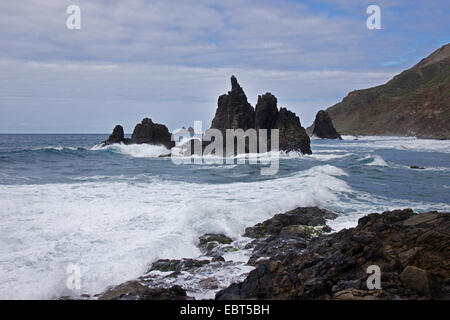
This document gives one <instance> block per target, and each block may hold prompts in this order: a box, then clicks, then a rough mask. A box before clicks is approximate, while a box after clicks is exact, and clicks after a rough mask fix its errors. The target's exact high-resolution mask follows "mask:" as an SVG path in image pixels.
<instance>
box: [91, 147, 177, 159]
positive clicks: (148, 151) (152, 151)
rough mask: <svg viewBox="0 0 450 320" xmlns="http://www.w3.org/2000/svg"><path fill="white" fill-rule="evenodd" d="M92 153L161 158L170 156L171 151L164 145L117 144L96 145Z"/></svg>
mask: <svg viewBox="0 0 450 320" xmlns="http://www.w3.org/2000/svg"><path fill="white" fill-rule="evenodd" d="M91 150H92V151H99V150H107V151H111V152H114V153H120V154H124V155H127V156H132V157H134V158H157V157H159V156H163V155H168V154H170V150H169V149H167V148H166V147H164V146H163V145H153V144H129V145H126V144H123V143H115V144H111V145H106V146H104V145H96V146H94V147H92V148H91Z"/></svg>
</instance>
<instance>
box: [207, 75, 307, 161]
mask: <svg viewBox="0 0 450 320" xmlns="http://www.w3.org/2000/svg"><path fill="white" fill-rule="evenodd" d="M231 87H232V88H231V91H229V92H228V94H225V95H222V96H220V97H219V101H218V103H217V105H218V107H217V110H216V115H215V117H214V119H213V121H212V124H211V128H214V129H219V130H221V131H222V133H223V134H224V137H225V134H226V129H243V130H244V131H246V130H248V129H256V130H258V129H268V149H269V150H270V146H271V143H270V140H271V137H270V129H279V134H280V136H279V137H280V140H279V149H280V150H284V151H301V152H302V153H305V154H311V147H310V139H309V136H308V134H307V133H306V130H305V129H304V128H303V127H302V126H301V124H300V119H299V117H297V116H296V115H295V113H293V112H291V111H288V110H287V109H286V108H281V109H280V110H279V111H278V107H277V98H276V97H275V96H274V95H272V94H271V93H266V94H264V95H262V96H259V97H258V103H257V105H256V111H255V110H254V109H253V107H252V106H251V105H250V104H249V103H248V101H247V96H246V95H245V93H244V90H243V89H242V88H241V86H240V85H239V84H238V82H237V80H236V77H234V76H232V77H231ZM224 144H225V138H224ZM245 151H246V152H248V146H247V145H246V150H245ZM263 151H265V150H263Z"/></svg>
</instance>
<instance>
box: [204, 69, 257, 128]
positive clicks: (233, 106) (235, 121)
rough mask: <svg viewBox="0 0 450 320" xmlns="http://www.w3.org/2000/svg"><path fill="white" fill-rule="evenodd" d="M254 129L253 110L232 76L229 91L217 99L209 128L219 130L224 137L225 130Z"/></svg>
mask: <svg viewBox="0 0 450 320" xmlns="http://www.w3.org/2000/svg"><path fill="white" fill-rule="evenodd" d="M254 127H255V110H254V109H253V107H252V106H251V105H250V103H248V101H247V96H246V95H245V93H244V90H243V89H242V88H241V86H240V85H239V83H238V82H237V79H236V77H235V76H232V77H231V91H229V92H228V94H224V95H221V96H220V97H219V100H218V102H217V110H216V115H215V117H214V119H213V121H212V124H211V128H214V129H219V130H221V131H222V132H223V134H224V135H225V130H226V129H239V128H240V129H243V130H247V129H250V128H254Z"/></svg>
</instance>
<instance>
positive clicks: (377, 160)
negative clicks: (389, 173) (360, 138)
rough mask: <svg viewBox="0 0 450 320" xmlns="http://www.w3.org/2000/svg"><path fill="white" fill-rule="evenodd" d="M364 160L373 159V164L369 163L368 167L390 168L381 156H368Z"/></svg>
mask: <svg viewBox="0 0 450 320" xmlns="http://www.w3.org/2000/svg"><path fill="white" fill-rule="evenodd" d="M364 159H372V161H371V162H369V163H367V164H366V165H368V166H377V167H388V166H389V164H388V163H387V162H386V161H385V160H384V159H383V158H382V157H381V156H379V155H376V154H375V155H367V156H366V157H365V158H364Z"/></svg>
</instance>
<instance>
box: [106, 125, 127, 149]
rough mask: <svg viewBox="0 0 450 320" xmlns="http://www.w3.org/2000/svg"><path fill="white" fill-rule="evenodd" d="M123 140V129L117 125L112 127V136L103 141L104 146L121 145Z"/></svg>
mask: <svg viewBox="0 0 450 320" xmlns="http://www.w3.org/2000/svg"><path fill="white" fill-rule="evenodd" d="M124 140H125V135H124V133H123V127H122V126H121V125H117V126H115V127H114V130H113V132H112V134H111V135H110V136H109V138H108V140H106V141H104V142H103V143H104V144H107V145H108V144H114V143H121V142H123V141H124Z"/></svg>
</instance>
